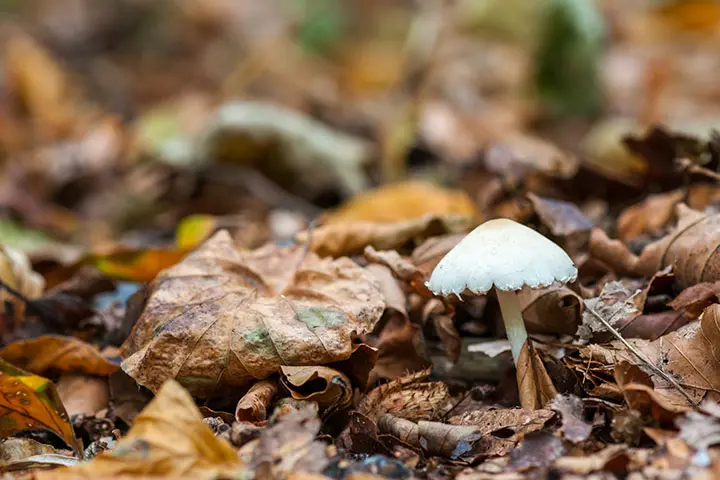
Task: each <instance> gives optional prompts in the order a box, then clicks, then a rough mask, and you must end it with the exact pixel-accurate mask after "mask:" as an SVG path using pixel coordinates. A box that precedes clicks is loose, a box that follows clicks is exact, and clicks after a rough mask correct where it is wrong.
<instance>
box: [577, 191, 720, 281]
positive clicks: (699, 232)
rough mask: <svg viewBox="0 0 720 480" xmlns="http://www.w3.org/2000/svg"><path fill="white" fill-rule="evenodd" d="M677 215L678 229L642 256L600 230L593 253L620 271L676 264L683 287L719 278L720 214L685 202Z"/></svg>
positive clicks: (593, 241)
mask: <svg viewBox="0 0 720 480" xmlns="http://www.w3.org/2000/svg"><path fill="white" fill-rule="evenodd" d="M676 214H677V217H678V224H677V226H676V227H675V229H674V230H673V231H672V232H670V233H669V234H668V235H666V236H665V237H663V238H662V239H660V240H658V241H656V242H653V243H651V244H650V245H648V246H646V247H645V249H644V250H643V252H642V254H641V255H640V256H639V257H637V256H635V255H634V254H632V253H631V252H630V251H629V250H628V249H627V247H625V245H623V244H622V243H621V242H620V241H618V240H610V239H609V238H608V237H607V235H605V234H604V233H603V232H602V231H600V230H594V231H593V234H592V237H591V240H590V245H589V252H590V254H591V255H592V256H594V257H595V258H597V259H599V260H601V261H603V262H605V263H607V264H609V265H610V266H612V267H613V268H616V269H617V270H618V272H619V273H628V274H634V275H643V276H651V275H653V274H654V273H655V272H657V271H658V270H661V269H662V268H664V267H666V266H670V265H672V267H673V272H674V273H675V276H676V279H677V282H678V284H679V285H680V286H681V287H683V288H686V287H689V286H691V285H694V284H696V283H701V282H716V281H719V280H720V256H718V255H713V253H714V252H715V251H716V249H717V248H718V245H720V228H718V224H719V223H720V215H718V214H703V213H700V212H697V211H695V210H691V209H689V208H688V207H687V206H685V205H684V204H682V203H681V204H679V205H678V206H677V209H676Z"/></svg>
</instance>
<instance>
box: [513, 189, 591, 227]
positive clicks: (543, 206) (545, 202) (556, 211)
mask: <svg viewBox="0 0 720 480" xmlns="http://www.w3.org/2000/svg"><path fill="white" fill-rule="evenodd" d="M527 197H528V199H529V200H530V203H532V206H533V209H534V210H535V213H536V214H537V215H538V217H540V220H541V221H542V223H543V225H545V226H546V227H547V228H548V230H549V231H550V233H551V234H552V235H553V236H554V237H557V238H564V237H570V236H587V235H589V234H590V230H591V229H592V227H593V224H592V222H591V221H590V220H589V219H588V218H587V217H586V216H585V214H584V213H582V211H581V210H580V209H579V208H578V207H577V206H576V205H575V204H574V203H570V202H563V201H561V200H554V199H552V198H543V197H538V196H537V195H535V194H533V193H528V195H527Z"/></svg>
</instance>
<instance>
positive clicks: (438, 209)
mask: <svg viewBox="0 0 720 480" xmlns="http://www.w3.org/2000/svg"><path fill="white" fill-rule="evenodd" d="M425 215H437V216H440V215H464V216H468V217H479V216H480V213H479V211H478V209H477V207H476V206H475V204H474V203H473V201H472V199H471V198H470V196H469V195H468V194H467V193H465V192H463V191H462V190H451V189H446V188H442V187H438V186H436V185H433V184H432V183H429V182H424V181H419V180H411V181H406V182H401V183H395V184H390V185H385V186H382V187H379V188H376V189H374V190H370V191H367V192H365V193H362V194H360V195H357V196H356V197H354V198H353V199H351V200H349V201H348V202H346V203H345V204H344V205H342V206H340V207H339V208H338V209H337V210H336V211H334V212H332V213H330V214H329V215H328V217H327V219H326V221H325V224H329V223H343V222H356V221H366V222H397V221H401V220H411V219H415V218H419V217H424V216H425ZM478 219H479V218H478Z"/></svg>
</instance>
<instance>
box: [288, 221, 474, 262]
mask: <svg viewBox="0 0 720 480" xmlns="http://www.w3.org/2000/svg"><path fill="white" fill-rule="evenodd" d="M475 225H476V221H475V220H474V219H473V218H472V217H468V216H464V215H426V216H424V217H419V218H413V219H411V220H404V221H400V222H390V223H382V222H347V223H331V224H330V225H323V226H321V227H319V228H317V229H315V230H314V231H313V232H312V238H309V236H308V232H300V233H299V234H298V235H297V241H298V242H300V243H309V244H310V249H311V250H312V251H313V252H315V253H317V254H318V255H320V256H323V257H325V256H330V257H339V256H342V255H352V254H358V253H362V251H363V250H364V249H365V247H367V246H368V245H371V246H372V247H373V248H376V249H378V250H392V249H398V248H401V247H403V246H404V245H406V244H407V243H408V242H410V241H411V240H414V241H416V242H420V241H422V240H425V239H426V238H429V237H433V236H436V235H442V234H444V233H458V232H468V231H470V229H472V227H473V226H475Z"/></svg>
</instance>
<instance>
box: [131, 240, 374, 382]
mask: <svg viewBox="0 0 720 480" xmlns="http://www.w3.org/2000/svg"><path fill="white" fill-rule="evenodd" d="M383 309H384V302H383V300H382V295H381V293H380V291H379V289H378V286H377V285H376V283H375V280H374V278H373V277H372V275H370V274H369V273H367V272H366V271H365V270H363V269H362V268H360V267H358V266H357V265H356V264H355V263H354V262H353V261H351V260H350V259H348V258H340V259H337V260H331V259H320V258H319V257H317V256H316V255H315V254H313V253H311V252H306V251H304V250H303V249H302V248H300V247H290V248H280V247H277V246H274V245H268V246H266V247H263V248H261V249H258V250H254V251H238V250H236V249H235V247H234V246H233V244H232V240H231V238H230V235H229V234H228V233H227V232H226V231H221V232H218V233H217V234H215V235H214V236H213V237H212V238H210V239H209V240H208V241H207V242H206V243H205V244H203V245H202V246H201V247H200V248H199V249H198V250H197V251H195V252H194V253H192V254H190V255H189V256H188V257H187V258H186V259H185V260H183V261H182V262H180V263H179V264H177V265H175V266H174V267H172V268H170V269H168V270H165V271H164V272H162V273H160V275H158V277H157V279H156V280H155V281H154V282H153V284H152V291H151V294H150V297H149V299H148V302H147V305H146V307H145V311H144V312H143V314H142V315H141V317H140V319H139V320H138V322H137V324H136V325H135V328H134V329H133V332H132V333H131V335H130V337H129V338H128V340H127V342H126V343H125V345H124V347H123V349H124V352H123V353H124V357H125V361H124V362H123V365H122V367H123V370H125V371H126V372H127V373H128V374H129V375H130V376H131V377H133V378H134V379H135V380H136V381H137V382H138V383H139V384H140V385H144V386H146V387H148V388H149V389H151V390H153V391H156V390H157V389H158V388H159V387H160V386H161V385H162V383H163V382H164V381H165V380H167V379H170V378H176V379H177V380H178V381H179V382H180V383H182V384H183V385H184V386H186V387H187V388H188V390H190V392H191V393H193V394H194V395H197V396H208V395H211V394H212V393H213V392H216V391H219V390H222V389H223V388H224V387H237V386H242V385H247V384H248V383H251V382H252V381H253V380H255V379H262V378H266V377H268V376H269V375H271V374H273V373H275V372H277V371H279V369H280V366H281V365H296V366H298V365H322V364H328V363H332V362H338V361H341V360H345V359H347V358H349V357H350V355H351V354H352V352H353V342H352V336H353V335H354V334H363V333H367V332H370V331H371V330H372V329H373V327H374V325H375V323H376V321H377V320H378V319H379V318H380V315H381V314H382V311H383Z"/></svg>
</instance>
